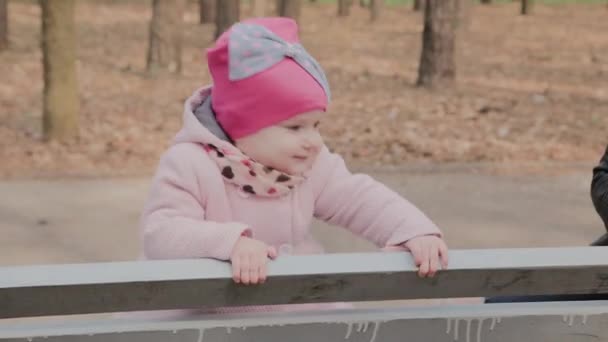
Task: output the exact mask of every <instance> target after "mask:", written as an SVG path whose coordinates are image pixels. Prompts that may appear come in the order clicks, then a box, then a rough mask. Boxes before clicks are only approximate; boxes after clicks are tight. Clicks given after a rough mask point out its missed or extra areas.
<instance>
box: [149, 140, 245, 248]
mask: <svg viewBox="0 0 608 342" xmlns="http://www.w3.org/2000/svg"><path fill="white" fill-rule="evenodd" d="M192 149H196V146H193V145H190V146H189V145H187V144H180V145H176V146H173V147H172V148H171V149H170V150H169V151H168V152H167V153H165V155H164V156H163V157H162V159H161V161H160V164H159V166H158V169H157V171H156V175H155V177H154V181H153V184H152V189H151V190H150V194H149V196H148V199H147V202H146V205H145V208H144V212H143V215H142V219H141V239H142V242H143V250H144V255H145V257H146V258H147V259H185V258H202V257H208V258H215V259H220V260H228V259H230V254H231V252H232V249H233V247H234V245H235V243H236V241H237V239H238V238H239V237H240V236H241V235H242V234H245V235H247V234H250V231H249V229H248V228H247V226H246V225H245V224H241V223H237V222H227V223H218V222H212V221H207V220H205V201H206V196H205V194H204V193H203V191H204V190H205V189H201V185H202V184H204V181H203V179H202V178H203V177H204V174H205V170H206V169H208V168H206V165H205V163H204V161H205V160H203V159H202V158H196V157H195V158H193V155H192ZM196 152H197V153H200V151H196Z"/></svg>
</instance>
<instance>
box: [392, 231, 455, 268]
mask: <svg viewBox="0 0 608 342" xmlns="http://www.w3.org/2000/svg"><path fill="white" fill-rule="evenodd" d="M403 247H405V248H407V249H409V250H410V252H411V253H412V256H413V257H414V262H415V263H416V266H417V267H418V275H419V276H420V277H421V278H424V277H433V276H435V273H437V270H439V264H441V269H443V270H445V269H447V267H448V246H447V245H446V244H445V242H444V241H443V240H442V239H441V238H439V237H437V236H435V235H423V236H417V237H415V238H412V239H410V240H408V241H407V242H405V243H404V244H403Z"/></svg>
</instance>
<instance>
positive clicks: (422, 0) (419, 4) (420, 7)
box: [414, 0, 426, 11]
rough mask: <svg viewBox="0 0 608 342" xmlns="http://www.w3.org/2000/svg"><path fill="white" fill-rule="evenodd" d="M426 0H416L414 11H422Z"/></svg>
mask: <svg viewBox="0 0 608 342" xmlns="http://www.w3.org/2000/svg"><path fill="white" fill-rule="evenodd" d="M425 3H426V0H414V11H420V10H423V9H424V4H425Z"/></svg>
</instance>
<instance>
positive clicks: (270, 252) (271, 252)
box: [267, 246, 278, 259]
mask: <svg viewBox="0 0 608 342" xmlns="http://www.w3.org/2000/svg"><path fill="white" fill-rule="evenodd" d="M267 254H268V257H269V258H270V259H276V258H277V254H278V253H277V249H276V248H275V247H272V246H271V247H268V252H267Z"/></svg>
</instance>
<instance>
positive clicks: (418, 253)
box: [410, 245, 422, 267]
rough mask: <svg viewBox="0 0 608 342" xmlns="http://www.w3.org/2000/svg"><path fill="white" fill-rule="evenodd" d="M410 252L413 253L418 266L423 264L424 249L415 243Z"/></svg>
mask: <svg viewBox="0 0 608 342" xmlns="http://www.w3.org/2000/svg"><path fill="white" fill-rule="evenodd" d="M410 253H411V254H412V258H413V259H414V264H415V265H416V267H420V264H422V251H421V250H420V248H418V246H417V245H414V246H412V247H410Z"/></svg>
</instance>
